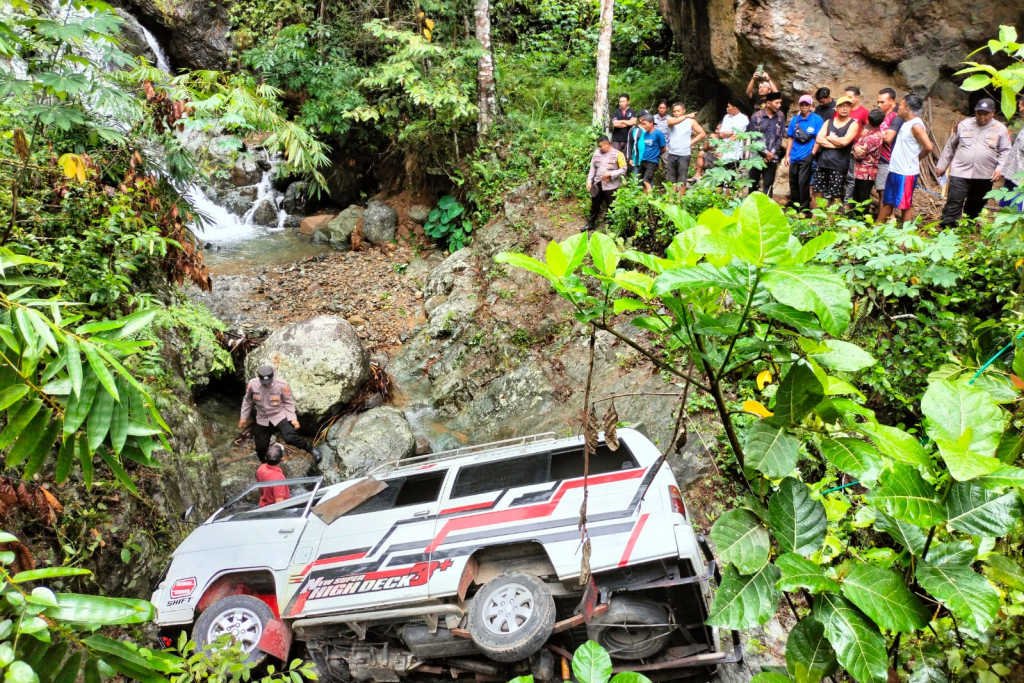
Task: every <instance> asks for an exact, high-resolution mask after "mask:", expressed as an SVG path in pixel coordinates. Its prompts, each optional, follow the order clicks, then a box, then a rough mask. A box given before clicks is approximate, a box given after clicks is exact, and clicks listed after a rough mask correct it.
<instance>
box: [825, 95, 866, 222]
mask: <svg viewBox="0 0 1024 683" xmlns="http://www.w3.org/2000/svg"><path fill="white" fill-rule="evenodd" d="M852 108H853V101H852V100H851V99H850V98H849V97H846V96H843V97H840V98H839V100H838V101H837V102H836V115H835V116H834V117H832V118H831V119H829V120H828V121H826V122H825V125H824V126H822V127H821V130H820V131H818V139H817V141H816V143H815V147H816V149H817V151H818V168H817V170H815V172H814V192H815V195H816V196H817V197H823V198H825V199H827V200H828V201H829V202H830V203H831V202H833V201H836V200H840V201H842V199H843V198H844V196H845V195H846V174H847V173H848V172H849V170H850V164H851V163H852V159H853V153H852V152H853V143H854V141H855V140H856V139H857V136H858V135H859V134H860V128H859V124H858V123H857V122H856V121H854V120H853V118H852V117H851V116H850V110H851V109H852Z"/></svg>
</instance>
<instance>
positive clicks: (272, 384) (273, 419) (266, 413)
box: [238, 365, 320, 462]
mask: <svg viewBox="0 0 1024 683" xmlns="http://www.w3.org/2000/svg"><path fill="white" fill-rule="evenodd" d="M254 408H255V410H256V422H255V424H252V413H253V409H254ZM250 424H252V436H253V439H254V440H255V441H256V457H258V458H259V459H260V462H266V460H267V446H269V445H270V435H271V434H272V433H273V432H274V430H277V431H278V432H279V433H280V434H281V438H283V439H284V440H285V442H286V443H290V444H291V445H293V446H295V447H297V448H301V449H302V450H304V451H306V452H308V453H311V454H312V455H313V458H314V459H315V460H316V461H317V462H320V454H319V453H317V452H316V451H314V449H313V445H312V444H311V443H310V442H309V440H308V439H306V438H305V437H303V436H300V435H299V433H298V432H297V431H296V430H297V429H298V428H299V418H298V417H297V416H296V414H295V399H294V398H293V397H292V390H291V387H289V386H288V383H287V382H285V381H284V380H282V379H274V367H273V366H272V365H261V366H260V367H259V369H258V370H256V376H255V377H253V378H252V379H251V380H249V383H248V384H247V385H246V386H245V397H244V398H243V399H242V415H241V417H240V418H239V420H238V428H239V429H241V430H244V429H245V428H246V427H248V426H249V425H250Z"/></svg>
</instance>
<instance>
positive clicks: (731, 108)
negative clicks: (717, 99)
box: [715, 102, 750, 166]
mask: <svg viewBox="0 0 1024 683" xmlns="http://www.w3.org/2000/svg"><path fill="white" fill-rule="evenodd" d="M749 125H750V119H748V118H747V115H746V114H744V113H743V112H741V111H740V108H739V107H737V106H736V103H735V102H727V103H726V105H725V116H723V117H722V122H721V123H720V124H718V128H716V129H715V137H717V138H719V139H721V140H729V141H731V142H728V143H725V144H722V145H719V147H718V149H719V151H720V153H721V157H722V163H723V164H725V165H726V166H735V165H736V163H737V162H738V161H739V160H740V159H742V158H743V143H742V142H740V141H739V140H736V139H735V138H736V134H737V133H744V132H746V130H747V126H749Z"/></svg>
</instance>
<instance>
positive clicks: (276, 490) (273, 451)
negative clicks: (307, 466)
mask: <svg viewBox="0 0 1024 683" xmlns="http://www.w3.org/2000/svg"><path fill="white" fill-rule="evenodd" d="M282 458H284V446H282V445H281V444H279V443H273V444H271V445H270V447H269V448H268V449H267V460H266V462H264V463H263V464H262V465H260V466H259V467H257V468H256V481H284V480H285V479H287V477H285V476H284V470H282V469H281V459H282ZM290 497H291V491H289V490H288V487H287V486H266V487H264V488H261V489H260V507H263V506H264V505H273V504H274V503H280V502H281V501H282V500H288V499H289V498H290Z"/></svg>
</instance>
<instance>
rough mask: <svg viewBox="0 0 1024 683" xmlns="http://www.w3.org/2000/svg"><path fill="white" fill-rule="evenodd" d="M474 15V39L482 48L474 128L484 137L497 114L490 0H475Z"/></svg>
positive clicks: (477, 79) (478, 62)
mask: <svg viewBox="0 0 1024 683" xmlns="http://www.w3.org/2000/svg"><path fill="white" fill-rule="evenodd" d="M473 14H474V15H475V17H476V39H477V40H478V41H480V47H481V49H482V50H483V51H482V52H481V53H480V59H479V60H478V61H477V75H476V81H477V107H478V109H479V114H478V118H477V124H476V130H477V134H478V135H479V136H480V137H485V136H486V135H487V133H488V131H489V130H490V128H491V124H492V123H493V122H494V117H495V116H497V114H498V97H497V95H496V94H495V87H494V55H493V53H492V52H491V3H490V0H476V7H475V9H474V10H473Z"/></svg>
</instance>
